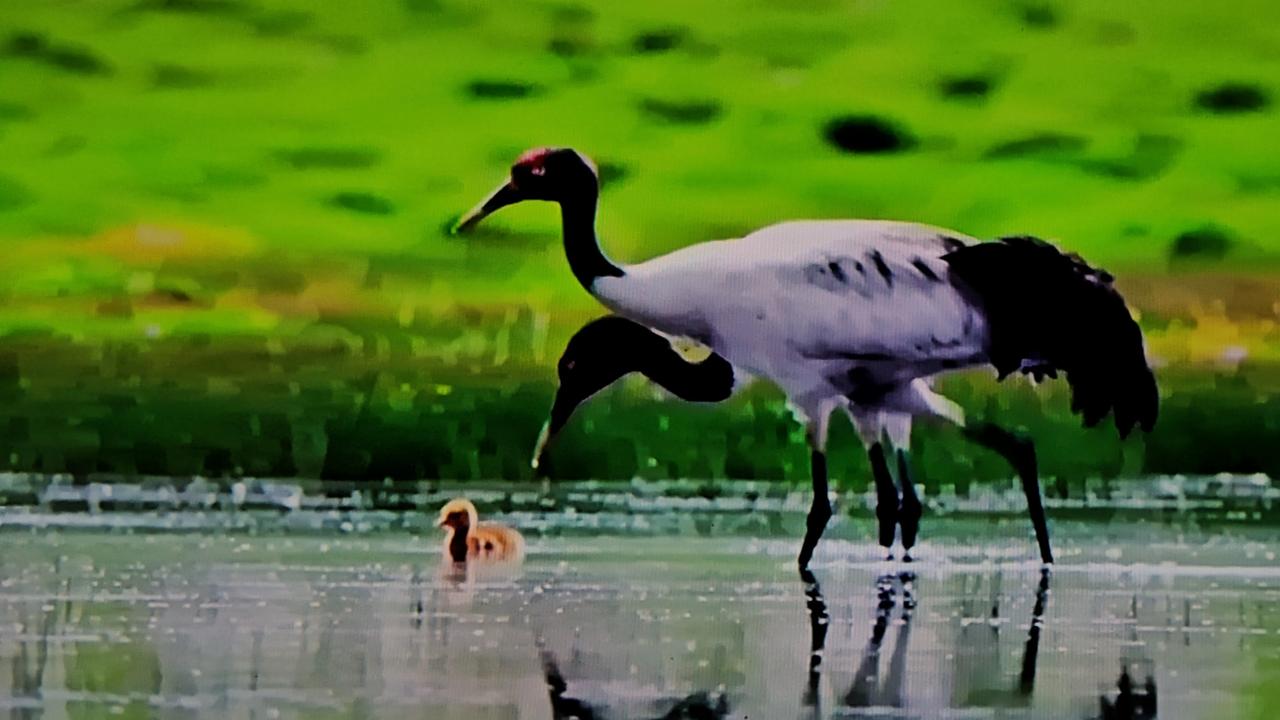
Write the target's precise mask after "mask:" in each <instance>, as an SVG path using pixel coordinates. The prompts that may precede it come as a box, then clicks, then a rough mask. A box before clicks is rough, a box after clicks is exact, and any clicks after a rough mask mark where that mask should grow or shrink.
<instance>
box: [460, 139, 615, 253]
mask: <svg viewBox="0 0 1280 720" xmlns="http://www.w3.org/2000/svg"><path fill="white" fill-rule="evenodd" d="M598 190H599V178H598V173H597V171H596V166H595V163H593V162H591V160H589V159H587V158H586V156H584V155H582V154H581V153H579V152H578V151H576V150H574V149H572V148H535V149H533V150H528V151H526V152H525V153H523V154H522V155H521V156H520V157H519V158H517V159H516V161H515V163H514V164H513V165H512V166H511V174H510V176H509V177H508V178H507V181H506V182H504V183H503V184H502V185H500V186H498V188H497V189H496V190H494V191H493V192H492V193H490V194H489V196H488V197H487V198H485V199H484V200H483V201H481V202H480V203H479V204H478V205H476V206H475V207H474V208H472V209H471V210H470V211H469V212H468V213H467V214H466V215H463V216H462V219H460V220H459V221H458V222H457V224H455V225H454V227H453V232H454V233H465V232H467V231H468V230H470V229H471V228H473V227H475V225H476V224H478V223H479V222H480V221H481V220H483V219H484V218H486V217H488V216H489V215H492V214H493V213H495V212H497V211H498V210H500V209H502V208H504V207H506V206H508V205H514V204H516V203H518V202H523V201H525V200H546V201H549V202H558V203H563V202H566V201H572V200H574V199H576V198H588V197H590V198H594V197H595V193H596V192H597V191H598Z"/></svg>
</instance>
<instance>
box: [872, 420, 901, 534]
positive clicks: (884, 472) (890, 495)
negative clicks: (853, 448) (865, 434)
mask: <svg viewBox="0 0 1280 720" xmlns="http://www.w3.org/2000/svg"><path fill="white" fill-rule="evenodd" d="M867 456H868V457H869V458H870V460H871V475H872V477H874V478H875V481H876V520H878V521H879V523H880V546H881V547H883V548H884V549H885V553H886V554H887V555H888V556H889V557H890V558H892V557H893V553H892V551H891V548H892V547H893V535H894V530H896V529H897V528H896V526H897V524H898V488H896V487H895V486H894V484H893V476H892V475H890V474H889V463H888V461H886V460H885V457H884V446H883V445H881V444H880V443H879V442H876V443H873V444H872V445H871V447H870V449H868V450H867Z"/></svg>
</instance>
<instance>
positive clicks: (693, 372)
mask: <svg viewBox="0 0 1280 720" xmlns="http://www.w3.org/2000/svg"><path fill="white" fill-rule="evenodd" d="M640 371H641V372H642V373H644V375H645V376H646V377H648V378H649V379H650V380H652V381H654V382H656V383H658V384H659V385H661V386H662V387H664V388H666V389H667V391H668V392H670V393H672V394H673V395H675V396H676V397H678V398H680V399H682V400H692V401H694V402H720V401H721V400H724V399H726V398H728V397H729V395H730V394H731V393H732V392H733V366H732V365H730V364H729V362H728V361H727V360H725V359H724V358H722V357H720V356H719V355H717V354H715V353H712V354H711V355H710V356H708V357H707V358H706V359H704V360H702V361H701V362H696V363H693V362H689V361H688V360H685V359H684V358H683V357H681V355H680V353H678V352H676V351H675V350H674V349H671V348H667V349H666V350H664V351H662V352H659V353H658V354H657V355H655V356H653V357H650V358H646V362H645V363H644V366H643V367H641V369H640Z"/></svg>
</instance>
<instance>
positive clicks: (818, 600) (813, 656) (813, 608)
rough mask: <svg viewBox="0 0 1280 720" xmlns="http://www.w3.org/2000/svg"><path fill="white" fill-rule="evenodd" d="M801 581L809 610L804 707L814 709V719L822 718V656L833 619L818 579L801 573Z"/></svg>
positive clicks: (802, 701)
mask: <svg viewBox="0 0 1280 720" xmlns="http://www.w3.org/2000/svg"><path fill="white" fill-rule="evenodd" d="M800 580H801V582H803V583H804V595H805V605H806V606H807V607H808V609H809V677H808V682H807V683H806V684H805V693H804V697H803V698H801V703H802V704H803V705H804V707H808V708H812V709H813V717H815V718H819V717H821V716H822V708H821V706H820V705H819V692H818V689H819V688H818V686H819V684H820V683H821V682H822V655H823V651H824V649H825V648H826V646H827V627H828V626H829V625H830V624H831V617H830V615H828V614H827V601H826V599H825V598H824V597H823V596H822V588H821V587H819V586H818V579H817V578H816V577H814V575H813V573H812V572H810V571H808V570H801V571H800Z"/></svg>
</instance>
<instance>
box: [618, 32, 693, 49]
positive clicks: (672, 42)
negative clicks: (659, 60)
mask: <svg viewBox="0 0 1280 720" xmlns="http://www.w3.org/2000/svg"><path fill="white" fill-rule="evenodd" d="M688 35H689V34H688V31H687V30H685V29H684V28H661V29H656V30H649V31H646V32H642V33H640V34H639V35H636V36H635V38H633V39H632V40H631V48H632V49H633V50H635V51H636V52H637V53H640V54H652V53H663V52H667V51H669V50H674V49H676V48H678V47H680V46H681V45H682V44H683V43H684V42H685V40H686V39H687V38H688Z"/></svg>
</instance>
